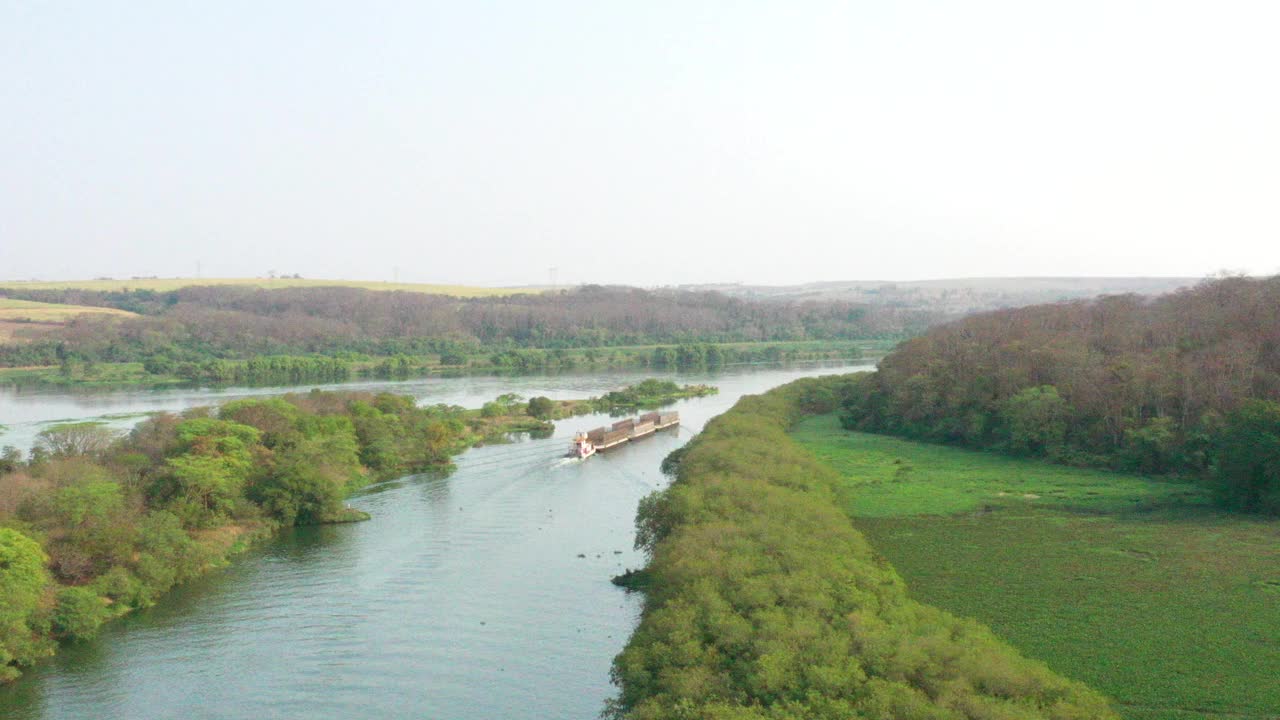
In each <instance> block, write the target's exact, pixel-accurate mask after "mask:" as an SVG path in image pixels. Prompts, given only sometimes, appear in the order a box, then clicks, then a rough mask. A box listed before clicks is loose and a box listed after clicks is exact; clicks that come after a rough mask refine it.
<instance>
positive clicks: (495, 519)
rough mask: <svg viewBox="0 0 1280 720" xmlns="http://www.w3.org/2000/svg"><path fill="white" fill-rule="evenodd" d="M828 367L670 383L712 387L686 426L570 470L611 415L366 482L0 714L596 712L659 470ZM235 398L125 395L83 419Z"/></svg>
mask: <svg viewBox="0 0 1280 720" xmlns="http://www.w3.org/2000/svg"><path fill="white" fill-rule="evenodd" d="M837 371H844V370H842V369H838V368H827V369H818V368H798V369H771V370H764V371H743V370H739V371H736V372H725V373H721V374H719V375H716V376H711V375H708V374H705V373H703V374H696V375H674V376H670V377H673V379H676V380H677V381H680V382H712V383H714V384H716V385H719V386H720V388H721V394H719V395H715V396H711V397H707V398H699V399H692V400H685V401H681V403H679V404H678V405H677V409H679V410H680V412H681V416H682V420H683V424H682V426H681V428H680V429H679V430H678V431H664V432H661V433H658V434H656V435H654V436H653V437H650V438H648V439H645V440H643V441H639V442H636V443H632V444H629V445H627V446H623V447H621V448H619V449H618V450H616V451H614V452H611V453H608V454H604V455H597V456H596V457H593V458H590V459H588V460H586V461H572V462H565V461H564V460H563V459H562V458H560V457H559V456H560V455H561V453H562V452H563V450H564V446H565V445H566V444H567V440H568V438H570V437H572V435H573V433H574V432H575V431H577V430H580V429H586V428H590V427H594V426H596V425H600V424H603V423H604V422H605V421H607V419H608V418H607V417H606V416H603V415H598V416H587V417H581V418H573V419H570V420H564V421H560V422H559V423H558V424H557V427H556V430H555V432H554V434H553V437H551V438H549V439H545V440H526V441H525V442H520V443H516V444H511V445H498V446H490V447H485V448H479V449H475V450H471V451H469V452H467V453H466V454H464V455H462V456H460V457H459V458H457V466H458V469H457V471H456V472H455V473H453V474H452V475H450V476H448V477H443V476H440V475H427V474H424V475H413V476H409V477H404V478H398V479H395V480H391V481H387V482H383V483H379V484H377V485H374V486H371V487H369V488H367V489H366V490H365V491H363V492H362V493H361V494H360V495H359V496H357V497H355V498H353V499H352V501H351V504H352V505H354V506H356V507H358V508H360V509H362V510H365V511H367V512H369V513H371V514H372V516H373V519H372V520H370V521H368V522H364V523H356V524H351V525H333V526H324V527H312V528H299V529H296V530H293V531H289V532H285V533H281V534H280V535H279V536H277V537H275V538H273V539H271V540H269V541H266V542H263V543H260V544H259V545H258V546H256V547H255V548H254V549H252V550H251V551H249V552H248V553H246V554H244V555H241V556H239V557H238V558H236V559H235V561H234V562H233V563H231V564H230V565H229V566H227V567H225V568H221V569H219V570H216V571H214V572H211V573H209V574H208V575H206V576H204V577H202V578H199V579H197V580H195V581H193V582H191V583H189V584H187V585H185V586H183V587H181V588H178V589H176V590H175V591H174V592H172V593H170V594H169V595H167V596H165V598H163V600H162V602H161V603H160V604H159V605H157V606H156V607H154V608H151V609H149V610H146V611H144V612H140V613H137V614H135V615H133V616H130V617H127V618H124V619H122V620H121V621H118V622H115V623H112V624H110V625H109V626H108V627H107V628H105V630H104V632H103V633H102V635H101V636H100V637H99V638H98V639H96V640H94V641H92V642H87V643H82V644H79V645H75V646H72V647H68V648H66V649H64V650H63V652H61V653H60V654H59V655H58V656H57V657H56V658H54V659H53V660H51V661H50V662H48V663H45V664H44V665H42V666H40V667H38V668H36V669H34V670H33V671H31V672H30V673H29V674H28V675H27V677H25V678H23V679H22V680H20V681H19V682H17V683H15V684H13V685H10V686H8V687H5V688H2V689H0V717H3V718H6V719H8V718H12V719H13V720H35V719H37V718H40V719H52V718H67V719H71V718H76V719H79V718H173V717H183V718H245V719H249V718H253V719H255V720H256V719H258V718H295V717H307V718H344V719H345V718H379V719H380V720H381V719H384V718H485V719H488V718H513V719H518V718H530V719H533V718H537V719H539V720H541V719H543V718H582V719H583V720H587V719H590V718H595V717H596V716H597V715H598V713H599V711H600V709H601V706H602V705H603V702H604V700H605V698H607V697H609V696H610V695H611V694H612V688H611V686H610V685H609V680H608V676H609V663H610V661H611V660H612V658H613V656H614V655H615V654H617V652H618V651H619V650H621V648H622V646H623V644H624V643H625V642H626V639H627V637H628V635H629V634H630V632H631V629H632V627H633V626H634V623H635V621H636V618H637V616H638V614H639V611H640V602H641V597H640V596H639V595H636V594H627V593H625V592H623V591H622V590H620V589H618V588H616V587H614V586H613V585H612V584H611V583H610V582H609V579H610V577H612V576H613V575H615V574H618V573H620V572H622V570H623V569H625V568H627V567H638V566H639V565H640V564H642V562H643V558H642V557H641V556H640V555H639V554H638V553H637V552H636V551H635V550H634V549H633V548H632V542H633V538H634V533H633V528H632V520H633V516H634V512H635V507H636V503H637V501H638V500H639V499H640V498H641V497H643V496H644V495H646V494H648V493H649V492H652V491H653V490H655V489H657V488H660V487H662V486H663V485H664V484H665V482H666V480H665V478H663V477H662V476H661V474H660V473H659V472H658V464H659V462H660V461H661V459H662V458H663V457H664V456H665V455H666V454H667V453H668V452H670V451H671V450H673V449H675V448H677V447H679V446H680V445H682V444H683V443H684V442H686V441H687V439H688V438H689V437H690V435H691V433H692V432H693V431H696V430H697V429H699V428H701V426H702V424H703V423H705V422H706V420H707V419H709V418H710V417H712V416H714V415H717V414H719V413H721V412H723V411H724V410H725V409H727V408H728V407H729V406H730V405H732V404H733V402H735V401H736V399H737V398H738V397H740V396H741V395H742V394H744V393H748V392H761V391H763V390H766V389H768V388H770V387H773V386H776V385H778V384H781V383H783V382H786V381H788V380H790V379H793V378H795V377H800V376H803V375H810V374H822V373H829V372H837ZM634 379H635V378H634V377H629V376H627V375H621V376H620V375H616V374H613V375H603V374H598V375H585V376H560V377H553V378H458V379H454V380H442V379H439V378H434V379H431V380H428V381H410V382H407V383H399V384H391V383H380V384H377V385H378V389H391V390H397V391H404V392H409V393H411V394H413V395H415V396H416V397H419V398H421V399H424V400H426V401H428V402H449V403H455V404H460V405H472V406H475V405H478V404H479V403H480V402H483V401H484V400H488V399H492V398H493V397H495V396H497V395H499V394H501V393H505V392H517V393H520V394H522V395H525V396H532V395H547V396H549V397H553V398H556V397H559V398H570V397H584V396H588V395H599V394H602V393H603V392H606V391H608V390H611V389H615V388H617V387H620V386H621V385H625V384H626V383H627V382H629V381H632V380H634ZM451 383H456V385H453V384H451ZM364 385H368V384H364ZM364 385H362V387H363V386H364ZM227 397H228V395H220V394H217V393H211V394H188V395H183V396H181V397H180V398H179V397H175V396H173V395H162V396H161V397H158V398H155V397H148V396H147V394H145V393H129V394H125V395H124V396H123V397H122V398H119V399H117V400H116V401H113V403H114V404H113V403H103V404H100V405H96V406H94V408H93V409H92V410H89V412H93V410H99V409H101V408H106V411H107V412H118V411H120V410H119V408H120V406H121V405H122V404H131V405H134V406H146V407H149V408H154V407H155V406H156V405H163V404H166V403H168V404H169V405H170V406H169V407H165V408H163V409H180V408H178V407H173V406H172V405H174V404H177V403H186V405H183V406H188V405H196V404H207V403H209V402H212V401H215V400H223V399H226V398H227ZM4 399H5V401H6V402H7V400H8V399H10V398H4ZM51 402H53V403H54V404H55V405H57V404H58V403H61V404H62V407H59V408H55V409H54V410H47V411H41V412H44V414H54V413H61V414H62V416H63V417H66V416H68V415H69V413H68V412H67V410H68V408H69V407H71V406H74V405H75V404H76V403H77V402H79V401H78V400H77V399H75V398H74V397H71V396H60V397H55V398H52V399H51ZM148 403H150V404H148ZM3 407H4V409H5V411H6V412H7V411H8V409H9V406H8V405H7V404H6V405H4V406H3ZM24 412H26V417H28V418H35V417H39V416H41V412H37V411H36V410H35V409H33V408H28V409H27V410H25V411H24ZM80 412H82V413H83V412H85V410H84V408H83V407H81V408H80Z"/></svg>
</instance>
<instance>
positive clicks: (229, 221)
mask: <svg viewBox="0 0 1280 720" xmlns="http://www.w3.org/2000/svg"><path fill="white" fill-rule="evenodd" d="M1277 37H1280V3H1276V2H1272V1H1265V2H1264V1H1258V2H1232V1H1230V0H1218V1H1214V2H1178V1H1177V0H1161V1H1158V2H1129V1H1125V0H1101V1H1095V0H1072V1H1071V2H1054V3H1047V2H1026V1H1025V0H1011V1H1009V2H995V1H989V0H967V1H963V2H960V1H957V2H800V1H797V2H783V1H781V0H775V1H773V2H742V1H737V2H690V1H689V0H685V1H683V2H659V1H654V0H649V1H647V2H633V3H617V2H600V1H599V0H595V1H584V2H573V3H569V2H524V1H521V2H514V1H510V2H502V1H497V0H494V1H489V2H486V1H484V0H467V1H466V2H440V3H433V2H408V1H406V2H395V3H392V2H377V1H372V0H370V1H366V2H360V3H353V2H320V1H317V0H308V1H306V2H302V1H300V0H299V1H289V2H286V1H283V0H281V1H273V2H259V1H255V2H243V1H240V0H218V1H217V2H174V1H173V0H162V1H156V2H143V1H140V0H135V1H131V2H119V3H108V2H82V3H59V2H35V1H30V2H28V1H25V0H0V279H24V278H44V279H59V278H81V277H93V276H99V275H106V276H115V277H126V276H131V275H161V276H175V275H179V276H191V275H194V274H195V271H196V265H197V263H200V264H201V268H202V272H203V275H204V276H206V277H214V276H248V275H261V274H265V273H266V272H267V271H268V270H275V271H277V272H281V273H285V272H288V273H294V272H297V273H301V274H302V275H304V276H307V277H352V278H367V279H377V280H385V279H391V278H392V276H393V273H395V272H396V269H397V268H398V273H399V277H400V279H402V280H421V281H429V282H455V283H473V284H487V285H503V284H537V283H545V282H546V281H547V277H548V268H550V267H552V266H556V267H558V268H559V281H560V282H561V283H577V282H621V283H630V284H642V285H656V284H671V283H684V282H716V281H728V282H732V281H743V282H761V283H792V282H802V281H808V280H835V279H899V280H902V279H917V278H936V277H962V276H991V275H1204V274H1207V273H1210V272H1213V271H1216V270H1219V269H1224V268H1225V269H1232V270H1243V271H1247V272H1252V273H1266V274H1271V273H1276V272H1280V252H1277V251H1278V249H1280V42H1277V40H1276V38H1277Z"/></svg>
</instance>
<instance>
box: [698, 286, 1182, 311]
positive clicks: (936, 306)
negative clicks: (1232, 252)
mask: <svg viewBox="0 0 1280 720" xmlns="http://www.w3.org/2000/svg"><path fill="white" fill-rule="evenodd" d="M1198 282H1200V278H1192V277H1173V278H1169V277H1131V278H1117V277H1022V278H952V279H942V280H911V281H906V282H893V281H888V280H847V281H834V282H815V283H805V284H803V285H740V284H719V285H683V286H681V288H680V289H682V290H714V291H716V292H721V293H724V294H726V295H730V296H733V297H740V298H747V299H752V300H789V301H796V300H822V301H830V300H840V301H846V302H856V303H867V304H871V305H890V306H894V307H909V308H912V309H915V310H925V311H931V312H940V313H943V314H946V315H960V314H966V313H972V312H982V311H984V310H998V309H1001V308H1011V307H1021V306H1024V305H1036V304H1041V303H1052V302H1060V301H1063V300H1079V299H1084V298H1091V297H1096V296H1098V295H1125V294H1128V293H1136V294H1138V295H1163V294H1165V293H1169V292H1173V291H1175V290H1178V289H1179V288H1184V287H1190V286H1193V285H1195V284H1197V283H1198Z"/></svg>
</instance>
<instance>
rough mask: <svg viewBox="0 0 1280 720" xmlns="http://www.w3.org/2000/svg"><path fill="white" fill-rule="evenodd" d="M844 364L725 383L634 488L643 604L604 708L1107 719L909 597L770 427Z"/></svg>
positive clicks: (829, 475)
mask: <svg viewBox="0 0 1280 720" xmlns="http://www.w3.org/2000/svg"><path fill="white" fill-rule="evenodd" d="M848 382H849V380H848V379H847V378H840V377H837V378H823V379H807V380H801V381H798V382H795V383H792V384H790V385H787V386H784V387H782V388H778V389H775V390H773V391H770V392H769V393H767V394H765V395H762V396H748V397H745V398H743V399H742V400H741V401H739V402H738V404H737V405H736V406H735V407H734V408H733V409H732V410H731V411H729V412H728V413H726V414H724V415H721V416H720V417H718V418H716V419H715V420H713V421H712V422H711V423H709V424H708V425H707V427H706V429H704V430H703V431H702V433H701V434H699V436H698V437H697V438H695V439H694V440H693V441H692V442H691V443H690V444H689V445H688V446H687V447H686V449H684V450H681V451H677V453H676V454H674V456H673V457H672V458H671V460H670V462H667V463H664V466H665V467H667V468H672V467H674V468H675V471H676V473H677V479H676V481H675V482H674V483H673V484H672V485H671V486H670V487H669V488H668V489H667V490H665V491H663V492H661V493H659V494H655V495H653V496H650V497H649V498H647V499H645V500H644V501H642V503H641V507H640V512H639V516H638V518H637V529H638V534H637V545H638V546H641V547H643V548H644V549H646V550H647V551H648V553H649V556H650V562H649V565H648V567H647V568H646V569H645V570H644V571H642V572H639V573H632V574H630V576H629V577H630V580H631V581H632V582H634V583H636V584H637V585H639V586H641V587H643V588H644V589H645V592H646V601H645V606H644V613H643V615H642V617H641V620H640V624H639V626H638V627H637V628H636V631H635V633H634V634H633V635H632V637H631V639H630V641H629V642H628V643H627V646H626V648H625V649H624V650H623V652H622V653H621V654H620V655H619V656H618V657H617V658H616V660H615V661H614V666H613V678H614V681H615V683H617V685H618V686H619V688H620V694H619V696H618V698H617V699H616V700H615V701H613V702H612V703H611V704H610V706H609V708H608V709H607V712H606V715H607V716H610V717H614V718H619V719H621V718H627V719H630V720H666V719H667V718H724V719H726V720H727V719H729V718H732V719H733V720H757V719H758V720H766V719H768V720H823V719H828V718H829V719H830V720H837V719H839V720H845V719H846V718H861V717H865V718H894V719H895V720H925V719H928V720H962V719H972V718H1021V719H1026V720H1030V719H1032V718H1056V719H1060V720H1067V719H1068V718H1081V719H1083V718H1113V717H1115V716H1114V714H1113V713H1112V712H1111V710H1110V709H1109V708H1108V706H1107V702H1106V701H1105V700H1104V699H1103V698H1102V697H1101V696H1099V695H1098V694H1096V693H1094V692H1093V691H1091V690H1089V689H1088V688H1086V687H1084V686H1083V685H1081V684H1079V683H1076V682H1073V681H1070V680H1066V679H1064V678H1062V677H1060V676H1058V675H1055V674H1054V673H1053V672H1051V671H1050V670H1049V669H1048V668H1046V667H1045V666H1044V665H1043V664H1042V663H1040V662H1037V661H1033V660H1029V659H1026V658H1024V657H1022V656H1020V655H1019V654H1018V653H1017V652H1016V651H1014V650H1013V649H1012V648H1010V647H1009V646H1007V645H1005V644H1004V643H1002V642H1001V641H1000V640H998V639H997V638H996V637H995V636H994V635H993V634H992V633H991V631H990V630H988V629H987V628H986V627H984V626H982V625H980V624H978V623H976V622H974V621H972V620H965V619H961V618H957V617H954V616H952V615H948V614H947V613H944V612H942V611H940V610H937V609H935V608H932V607H928V606H925V605H921V604H920V603H917V602H915V601H913V600H911V599H910V598H909V597H908V596H907V591H906V588H905V587H904V585H903V583H902V580H901V579H900V578H899V577H898V575H897V573H895V572H894V570H893V568H891V567H890V566H889V565H888V564H887V563H886V562H885V560H884V559H883V558H882V557H881V556H879V555H878V554H877V553H876V552H875V551H874V550H873V549H872V548H871V547H870V546H868V544H867V542H866V541H865V539H864V538H863V537H862V535H861V534H859V533H858V532H857V531H856V530H855V529H854V527H853V526H852V524H851V522H850V520H849V518H848V517H847V516H846V515H845V514H844V513H843V512H842V511H841V510H840V508H839V506H838V503H837V501H836V498H835V487H836V483H837V482H838V480H839V478H838V477H837V476H836V474H835V472H834V471H833V470H831V469H830V468H828V467H826V466H825V465H823V464H821V463H820V462H818V461H817V460H816V459H815V458H814V457H813V456H812V455H811V454H809V453H808V452H806V451H805V450H804V449H802V448H800V447H799V446H797V445H796V444H794V443H793V442H792V440H791V439H790V437H789V436H788V434H787V428H788V427H790V426H791V425H792V424H793V423H794V422H795V421H796V420H798V419H799V418H800V417H801V416H803V415H805V414H809V413H820V412H830V411H831V410H833V409H834V408H836V407H837V406H838V405H839V402H840V398H841V397H842V396H843V394H844V393H845V392H846V390H845V385H846V384H847V383H848Z"/></svg>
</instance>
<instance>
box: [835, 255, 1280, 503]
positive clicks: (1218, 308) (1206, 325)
mask: <svg viewBox="0 0 1280 720" xmlns="http://www.w3.org/2000/svg"><path fill="white" fill-rule="evenodd" d="M844 421H845V425H846V427H849V428H855V429H861V430H870V431H875V432H887V433H893V434H898V435H904V436H907V437H911V438H918V439H924V440H931V441H938V442H947V443H956V444H961V445H965V446H968V447H974V448H991V449H997V450H1002V451H1007V452H1011V453H1016V454H1024V455H1034V456H1045V457H1048V458H1050V459H1053V460H1056V461H1059V462H1064V463H1070V464H1078V465H1094V466H1104V467H1112V468H1117V469H1124V470H1132V471H1138V472H1145V473H1176V474H1182V475H1186V476H1190V477H1197V478H1203V479H1206V480H1208V481H1209V482H1212V483H1213V484H1214V486H1215V488H1216V489H1217V490H1218V491H1219V494H1220V497H1221V498H1222V500H1223V502H1224V503H1225V504H1226V505H1228V506H1231V507H1236V508H1240V509H1245V510H1251V511H1263V512H1269V513H1280V277H1272V278H1268V279H1248V278H1238V277H1232V278H1222V279H1217V280H1212V281H1206V282H1204V283H1202V284H1201V285H1199V286H1197V287H1195V288H1191V289H1187V290H1183V291H1179V292H1177V293H1174V294H1172V295H1166V296H1163V297H1159V298H1156V299H1151V300H1144V299H1140V298H1138V297H1136V296H1133V295H1122V296H1115V297H1104V298H1100V299H1097V300H1094V301H1091V302H1074V303H1067V304H1058V305H1040V306H1035V307H1026V308H1021V309H1017V310H1005V311H999V312H992V313H987V314H983V315H977V316H972V317H968V318H965V319H963V320H959V321H956V322H953V323H950V324H947V325H945V326H941V327H938V328H935V329H933V330H931V331H930V332H928V333H927V334H925V335H923V336H921V337H918V338H915V339H913V340H910V341H908V342H905V343H903V344H901V345H900V346H899V348H898V350H897V351H895V352H894V353H893V354H891V355H889V356H888V357H886V358H885V359H884V360H883V361H882V362H881V363H880V366H879V370H878V372H876V373H874V374H873V375H872V376H870V377H869V378H868V380H867V382H865V383H863V384H862V385H860V386H859V389H858V391H857V392H855V393H854V394H853V396H851V397H850V399H849V401H848V403H847V405H846V408H845V413H844Z"/></svg>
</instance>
